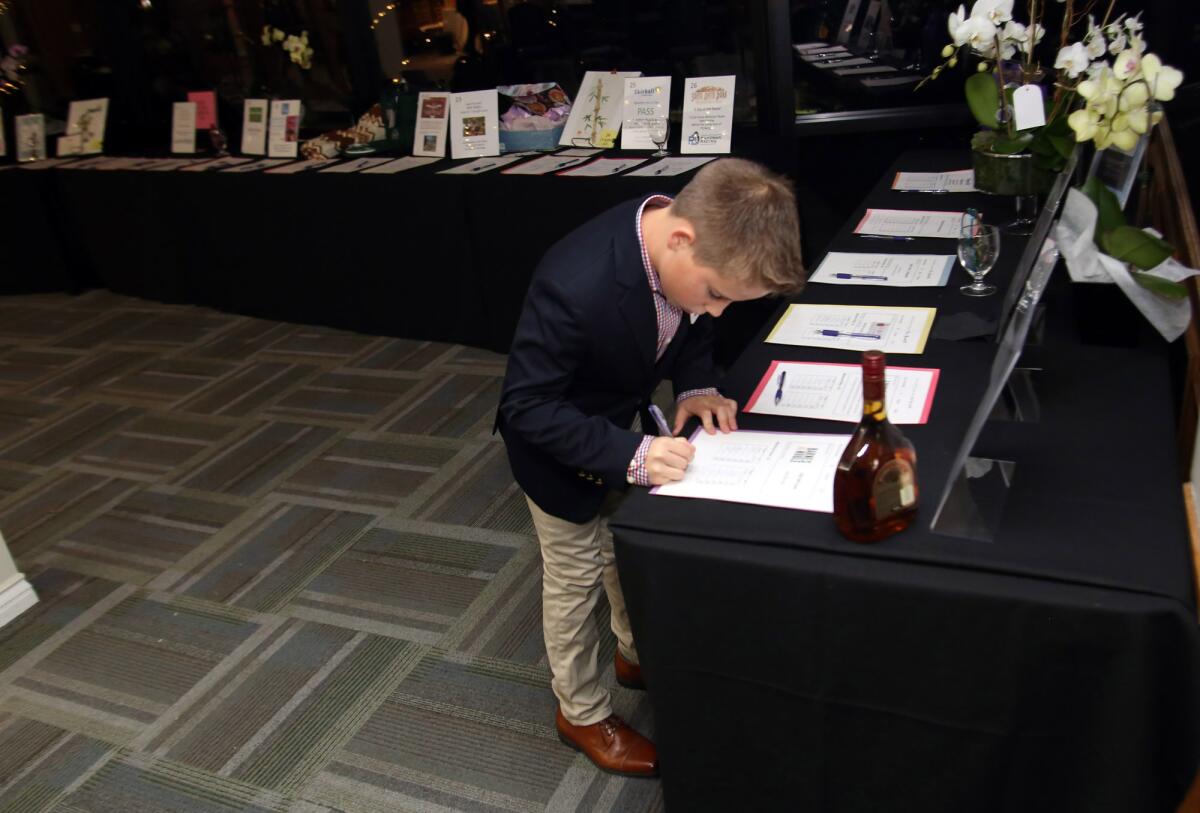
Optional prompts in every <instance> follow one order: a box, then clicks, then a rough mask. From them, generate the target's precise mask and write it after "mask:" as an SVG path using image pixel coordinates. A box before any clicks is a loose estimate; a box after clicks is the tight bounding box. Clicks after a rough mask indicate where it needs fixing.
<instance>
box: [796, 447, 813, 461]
mask: <svg viewBox="0 0 1200 813" xmlns="http://www.w3.org/2000/svg"><path fill="white" fill-rule="evenodd" d="M816 456H817V449H816V447H815V446H805V447H804V448H802V449H797V450H796V451H794V452H792V462H793V463H811V462H813V459H814V458H815V457H816Z"/></svg>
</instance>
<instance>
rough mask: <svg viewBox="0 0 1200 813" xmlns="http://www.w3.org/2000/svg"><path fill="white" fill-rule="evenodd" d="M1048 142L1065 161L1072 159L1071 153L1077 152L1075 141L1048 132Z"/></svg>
mask: <svg viewBox="0 0 1200 813" xmlns="http://www.w3.org/2000/svg"><path fill="white" fill-rule="evenodd" d="M1046 140H1047V141H1048V142H1050V145H1051V146H1052V147H1054V151H1055V152H1056V153H1058V155H1059V157H1061V158H1062V159H1063V160H1064V161H1065V160H1066V159H1068V158H1070V157H1071V153H1072V152H1074V150H1075V139H1073V138H1068V137H1067V136H1063V135H1057V134H1056V133H1051V132H1049V131H1047V135H1046Z"/></svg>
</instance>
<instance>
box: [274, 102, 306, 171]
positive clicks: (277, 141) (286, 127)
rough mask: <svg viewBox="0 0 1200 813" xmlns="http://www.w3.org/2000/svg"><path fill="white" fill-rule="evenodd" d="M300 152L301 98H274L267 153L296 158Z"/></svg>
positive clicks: (279, 156)
mask: <svg viewBox="0 0 1200 813" xmlns="http://www.w3.org/2000/svg"><path fill="white" fill-rule="evenodd" d="M299 154H300V100H299V99H274V100H272V101H271V118H270V120H269V122H268V126H267V155H269V156H271V157H272V158H295V157H296V156H297V155H299Z"/></svg>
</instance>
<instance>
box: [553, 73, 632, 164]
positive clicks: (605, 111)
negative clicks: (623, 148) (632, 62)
mask: <svg viewBox="0 0 1200 813" xmlns="http://www.w3.org/2000/svg"><path fill="white" fill-rule="evenodd" d="M641 75H642V72H641V71H588V72H587V73H585V74H584V75H583V82H582V83H581V84H580V85H579V93H577V94H576V95H575V105H574V106H573V107H572V108H571V115H570V116H568V117H567V126H566V127H565V128H564V129H563V134H562V138H560V139H559V141H558V143H559V144H560V145H562V146H564V147H589V146H590V147H614V146H616V143H617V133H618V132H620V130H621V116H622V113H623V108H624V106H625V80H626V79H633V78H636V77H638V76H641Z"/></svg>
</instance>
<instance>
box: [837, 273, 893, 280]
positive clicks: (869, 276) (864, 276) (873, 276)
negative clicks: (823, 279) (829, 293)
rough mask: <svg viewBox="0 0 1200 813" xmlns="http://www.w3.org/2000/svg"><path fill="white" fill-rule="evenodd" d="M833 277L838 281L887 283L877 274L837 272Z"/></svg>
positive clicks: (884, 278) (885, 278)
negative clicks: (857, 280) (873, 280)
mask: <svg viewBox="0 0 1200 813" xmlns="http://www.w3.org/2000/svg"><path fill="white" fill-rule="evenodd" d="M834 276H835V277H837V278H838V279H881V280H883V281H884V282H886V281H887V277H882V276H880V275H879V274H847V273H845V272H842V271H839V272H838V273H836V274H834Z"/></svg>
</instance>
